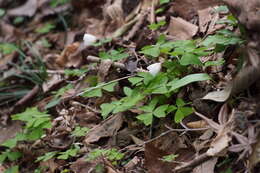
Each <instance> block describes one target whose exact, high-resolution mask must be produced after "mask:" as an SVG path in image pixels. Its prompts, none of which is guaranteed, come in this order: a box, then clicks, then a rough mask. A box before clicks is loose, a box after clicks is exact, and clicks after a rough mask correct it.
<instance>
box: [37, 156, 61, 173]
mask: <svg viewBox="0 0 260 173" xmlns="http://www.w3.org/2000/svg"><path fill="white" fill-rule="evenodd" d="M40 166H41V167H42V168H45V167H47V168H48V169H49V171H48V172H46V173H54V172H55V170H56V169H57V168H58V167H59V166H60V165H59V164H58V163H56V162H55V159H50V160H47V161H45V162H40Z"/></svg>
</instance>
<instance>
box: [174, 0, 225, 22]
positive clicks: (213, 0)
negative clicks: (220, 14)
mask: <svg viewBox="0 0 260 173" xmlns="http://www.w3.org/2000/svg"><path fill="white" fill-rule="evenodd" d="M172 4H173V5H172V7H171V11H173V12H174V13H175V14H177V15H178V16H180V17H182V18H184V19H185V20H191V19H193V18H194V16H196V15H197V11H198V10H202V9H205V8H208V7H213V6H216V5H220V4H222V2H221V1H219V0H174V1H173V2H172Z"/></svg>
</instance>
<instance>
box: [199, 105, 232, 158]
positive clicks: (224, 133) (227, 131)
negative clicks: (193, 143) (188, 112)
mask: <svg viewBox="0 0 260 173" xmlns="http://www.w3.org/2000/svg"><path fill="white" fill-rule="evenodd" d="M234 112H235V111H234V110H233V111H232V113H231V114H230V115H229V114H228V108H227V105H226V104H225V105H223V106H222V107H221V109H220V111H219V114H218V121H219V124H218V123H216V122H214V121H213V120H211V119H209V118H207V117H205V116H204V115H202V114H200V113H197V112H196V114H197V115H198V116H199V117H201V118H202V119H204V120H205V121H206V122H207V123H208V124H209V126H210V127H212V129H213V130H214V131H215V132H216V133H217V136H216V137H215V138H214V139H213V141H212V142H211V144H210V148H209V149H208V151H207V155H208V156H218V155H222V154H224V153H223V152H225V151H226V150H227V147H228V146H229V142H230V141H231V139H232V138H231V132H232V130H233V127H234ZM228 116H229V117H228Z"/></svg>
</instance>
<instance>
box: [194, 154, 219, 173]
mask: <svg viewBox="0 0 260 173" xmlns="http://www.w3.org/2000/svg"><path fill="white" fill-rule="evenodd" d="M217 161H218V158H212V159H210V160H208V161H206V162H204V163H202V164H201V165H198V166H197V167H195V168H194V169H193V170H192V173H205V172H206V173H214V168H215V165H216V163H217Z"/></svg>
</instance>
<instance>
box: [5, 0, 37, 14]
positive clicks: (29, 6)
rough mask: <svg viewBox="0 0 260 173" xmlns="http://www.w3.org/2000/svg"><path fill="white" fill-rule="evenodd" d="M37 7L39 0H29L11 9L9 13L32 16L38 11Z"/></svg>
mask: <svg viewBox="0 0 260 173" xmlns="http://www.w3.org/2000/svg"><path fill="white" fill-rule="evenodd" d="M37 7H38V5H37V0H27V2H26V3H25V4H24V5H23V6H20V7H17V8H14V9H11V10H9V11H8V15H10V16H29V17H32V16H33V15H34V14H35V12H36V10H37Z"/></svg>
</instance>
